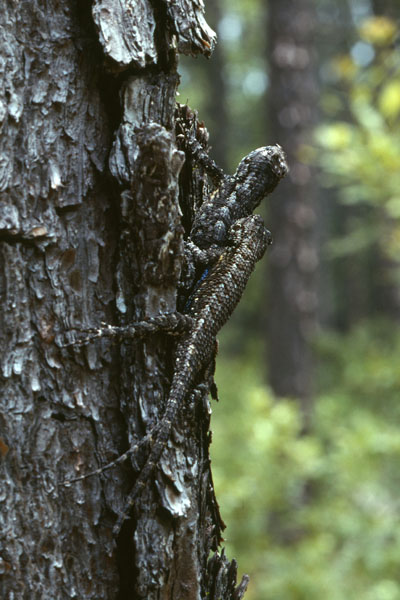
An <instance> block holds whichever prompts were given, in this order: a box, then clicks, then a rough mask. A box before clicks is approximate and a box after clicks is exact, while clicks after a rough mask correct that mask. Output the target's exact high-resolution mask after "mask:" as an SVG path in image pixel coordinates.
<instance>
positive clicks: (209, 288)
mask: <svg viewBox="0 0 400 600" xmlns="http://www.w3.org/2000/svg"><path fill="white" fill-rule="evenodd" d="M270 243H271V235H270V233H269V232H268V231H267V229H266V228H265V227H264V223H263V220H262V218H261V217H260V216H259V215H253V216H250V217H245V218H242V219H238V220H237V221H236V222H235V223H234V224H233V225H232V226H231V228H230V230H229V233H228V236H227V246H226V248H225V249H224V250H223V251H222V252H221V255H220V257H219V259H218V260H217V262H216V263H215V264H214V265H213V266H212V267H211V268H210V271H209V273H208V275H207V277H206V278H205V279H204V280H203V281H202V282H201V283H200V284H199V286H198V287H197V288H196V290H195V291H194V293H193V295H192V297H191V299H190V305H189V308H188V313H187V314H182V313H166V314H161V315H158V316H156V317H153V318H149V319H148V320H146V321H143V322H139V323H136V324H133V325H132V326H128V327H126V328H124V327H112V326H109V327H108V328H106V329H105V330H103V329H99V330H98V331H97V332H95V333H94V334H93V335H92V337H91V338H90V339H93V338H94V337H97V336H100V335H110V336H113V335H118V336H128V337H134V336H137V335H144V334H147V333H149V332H152V331H159V330H163V331H166V332H170V333H175V334H176V333H180V334H181V337H180V339H179V341H178V342H177V346H176V353H175V368H174V374H173V378H172V383H171V388H170V392H169V396H168V400H167V403H166V408H165V411H164V414H163V417H162V419H161V421H160V423H159V425H157V426H156V427H155V428H154V429H153V431H151V432H150V433H149V434H148V435H147V436H146V437H145V440H146V441H149V440H150V443H151V442H153V443H152V446H151V449H150V454H149V457H148V459H147V460H146V462H145V464H144V467H143V468H142V470H141V472H140V473H139V476H138V479H137V480H136V483H135V486H134V488H133V490H132V492H131V494H130V495H129V498H128V500H127V508H126V510H125V511H124V512H123V514H122V515H121V516H120V517H119V518H118V520H117V522H116V524H115V526H114V528H113V532H114V534H115V535H117V534H118V532H119V531H120V528H121V526H122V524H123V522H124V520H125V519H126V518H127V516H128V514H129V511H130V509H131V508H132V506H133V504H134V502H135V500H136V498H137V496H138V495H139V494H140V491H141V489H142V488H143V487H144V486H145V485H146V482H147V480H148V478H149V477H150V475H151V474H152V472H153V470H154V468H155V465H156V463H157V461H158V459H159V457H160V455H161V453H162V451H163V449H164V447H165V445H166V443H167V441H168V438H169V436H170V433H171V428H172V424H173V422H174V419H175V416H176V413H177V411H178V410H179V407H181V406H182V404H183V402H184V400H185V397H186V396H187V395H188V394H189V393H190V391H191V390H192V389H193V387H194V385H195V384H196V382H197V380H198V379H199V378H200V377H201V375H202V372H203V371H204V370H205V369H206V368H207V366H208V364H209V363H210V361H212V360H213V355H214V348H215V338H216V335H217V333H218V331H219V330H220V329H221V327H222V326H223V325H224V324H225V323H226V321H227V320H228V319H229V317H230V315H231V314H232V312H233V310H234V309H235V307H236V305H237V304H238V302H239V300H240V298H241V296H242V293H243V291H244V289H245V287H246V284H247V281H248V279H249V277H250V275H251V273H252V271H253V269H254V266H255V264H256V262H257V261H258V260H260V259H261V258H262V256H263V255H264V253H265V250H266V248H267V246H268V244H270ZM182 332H184V333H182ZM88 339H89V338H86V340H85V341H87V340H88ZM142 441H144V440H142ZM139 445H140V444H137V445H136V446H134V447H133V448H131V449H130V450H128V452H126V453H125V454H124V455H122V456H121V457H120V458H119V459H117V461H114V462H113V463H110V464H109V465H106V466H105V467H101V468H100V469H98V470H96V471H93V472H92V473H89V474H86V475H83V476H81V477H78V478H76V479H71V480H69V481H67V482H64V483H65V484H67V483H72V482H73V481H77V480H79V479H83V478H86V477H88V476H90V475H94V474H97V473H101V472H102V471H104V469H105V468H110V467H112V466H114V465H115V464H117V463H118V462H120V461H121V460H124V459H125V458H126V457H127V456H128V455H129V454H131V453H132V452H134V451H135V450H136V449H137V448H138V446H139Z"/></svg>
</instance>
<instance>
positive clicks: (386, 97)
mask: <svg viewBox="0 0 400 600" xmlns="http://www.w3.org/2000/svg"><path fill="white" fill-rule="evenodd" d="M379 108H380V110H381V111H382V113H383V115H384V116H385V117H388V118H394V117H397V115H398V114H399V112H400V81H390V82H389V83H388V84H387V85H386V86H385V87H384V88H383V90H382V92H381V93H380V96H379Z"/></svg>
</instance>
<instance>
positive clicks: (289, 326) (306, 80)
mask: <svg viewBox="0 0 400 600" xmlns="http://www.w3.org/2000/svg"><path fill="white" fill-rule="evenodd" d="M314 26H315V15H314V7H313V3H312V2H310V1H309V0H301V1H300V2H294V1H293V0H282V1H281V2H270V3H269V43H270V46H269V51H268V54H269V57H270V95H269V99H270V100H269V112H270V123H271V140H272V141H278V142H279V143H280V144H281V145H282V146H283V147H284V148H285V151H286V152H287V157H288V164H289V168H290V172H289V176H288V177H286V179H285V181H284V182H283V183H282V185H281V186H279V189H278V190H276V192H275V194H274V196H273V198H272V199H271V204H270V207H271V208H270V212H269V226H270V227H271V231H273V232H274V245H273V247H272V251H271V254H270V260H269V277H268V285H269V290H270V294H269V315H268V322H269V329H268V346H269V374H270V375H269V376H270V382H271V385H272V388H273V390H274V392H275V393H276V394H277V395H279V396H292V397H295V398H298V399H300V400H301V401H302V403H303V406H304V410H305V413H307V412H308V409H307V406H308V402H309V399H310V396H311V381H312V357H311V351H310V336H311V334H312V332H313V330H314V326H315V317H316V309H317V294H316V273H317V266H318V256H317V250H316V241H315V233H314V232H315V229H314V227H315V222H316V211H315V206H314V197H315V183H314V180H313V176H312V172H311V169H310V167H309V166H308V165H307V164H305V163H304V162H302V160H301V158H300V157H299V151H300V149H301V146H302V144H303V143H305V142H306V141H307V136H308V135H309V134H310V131H311V129H312V125H313V123H314V122H315V119H316V97H317V94H316V91H317V88H316V78H315V66H314V56H313V35H314Z"/></svg>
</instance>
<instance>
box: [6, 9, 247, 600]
mask: <svg viewBox="0 0 400 600" xmlns="http://www.w3.org/2000/svg"><path fill="white" fill-rule="evenodd" d="M3 7H4V8H3V10H2V11H1V14H0V48H1V56H2V60H1V62H0V73H1V76H2V81H3V85H2V87H1V88H0V127H1V134H2V135H1V137H0V144H1V150H0V157H1V158H0V202H1V211H0V256H1V270H0V277H1V291H2V312H1V319H2V327H1V331H0V338H1V347H2V349H3V352H2V356H1V378H2V391H1V408H0V457H1V463H0V464H1V484H0V499H1V503H2V509H1V512H0V572H1V574H2V578H1V588H0V596H1V597H2V598H7V599H8V598H10V599H11V598H21V599H22V598H29V599H32V598H41V599H52V600H53V599H55V598H57V599H58V598H85V599H89V598H96V599H97V600H99V599H101V598H107V599H112V598H119V599H122V598H132V599H133V598H135V599H136V598H143V599H144V598H145V599H146V600H150V599H153V598H154V599H155V598H157V599H160V598H170V599H172V598H173V599H174V600H176V599H179V598H185V599H192V598H193V599H194V598H196V599H200V598H204V597H206V596H207V594H208V596H207V597H209V598H215V599H216V598H224V599H225V598H226V599H229V598H232V599H233V598H236V599H239V598H241V597H242V595H243V594H244V589H245V587H246V580H244V581H243V582H242V584H241V586H239V587H236V565H235V563H234V562H232V563H229V562H228V561H227V559H226V558H225V557H224V556H223V555H222V556H220V555H218V554H215V555H214V557H213V559H212V561H211V562H210V563H209V567H208V569H207V560H208V555H209V551H210V549H213V550H215V549H216V547H217V544H218V542H219V539H220V530H221V527H222V522H221V520H220V517H219V514H218V508H217V505H216V502H215V499H214V495H213V489H212V481H211V474H210V468H209V458H208V444H209V435H208V421H209V415H208V410H207V408H208V404H207V403H208V400H207V385H206V386H205V388H204V389H200V390H198V391H195V392H194V393H193V395H192V398H191V399H190V401H189V402H188V406H187V408H186V409H185V410H183V411H182V414H181V418H180V422H179V423H178V424H177V427H176V430H175V431H174V435H173V436H172V438H171V440H170V442H169V443H168V447H167V448H166V450H165V452H164V453H163V456H162V458H161V460H160V465H159V468H158V470H157V473H156V475H155V478H154V482H153V481H152V482H149V486H148V488H147V489H146V490H145V492H144V494H143V496H142V497H141V501H140V502H139V503H138V504H137V506H136V507H135V511H134V514H132V519H131V520H129V521H127V522H126V524H125V526H124V528H123V530H122V532H121V535H120V536H119V538H118V539H117V540H114V539H113V537H112V534H111V529H112V525H113V523H114V521H115V518H116V514H117V513H118V512H120V511H121V510H122V508H123V506H124V501H125V498H126V496H127V494H128V492H129V491H130V489H131V487H132V485H133V482H134V480H135V473H136V471H137V469H138V468H140V466H141V465H142V464H143V461H144V460H145V457H146V449H144V450H143V452H142V453H140V454H138V455H137V456H134V457H133V459H132V462H131V464H125V465H122V466H118V467H117V468H115V469H111V470H109V471H106V472H104V474H102V475H101V476H100V477H98V476H96V477H91V478H88V479H85V480H83V481H80V482H77V483H75V484H73V485H71V486H70V487H65V486H63V485H60V482H62V481H63V480H64V479H69V478H71V477H74V476H77V475H81V474H84V473H85V472H88V471H91V470H93V469H96V468H97V467H99V466H101V465H103V464H106V463H108V462H109V461H111V460H113V459H115V458H116V457H117V456H119V455H120V454H121V453H122V452H123V451H125V450H126V449H127V447H129V445H130V444H131V443H132V442H134V441H136V440H138V439H139V438H141V437H142V436H143V435H144V434H145V432H146V431H148V430H149V429H150V428H151V427H152V425H154V423H155V422H157V421H158V419H159V417H160V415H161V414H162V409H163V405H164V402H165V400H166V396H167V393H168V389H169V382H170V378H171V375H172V370H173V341H171V339H169V338H167V337H165V336H161V335H159V336H154V337H153V338H150V339H148V340H144V341H140V342H135V343H133V342H131V343H128V342H123V343H120V344H114V345H112V344H110V343H109V342H107V341H102V340H100V341H98V342H97V343H93V344H90V345H87V346H84V347H68V348H65V347H63V343H64V342H65V341H67V340H69V339H72V337H73V336H72V334H71V333H68V332H70V330H73V329H78V330H79V329H81V328H84V327H91V326H97V325H99V324H100V322H101V321H106V322H109V323H118V324H124V323H127V322H129V321H131V320H132V319H142V318H144V317H146V316H151V315H154V314H156V313H158V312H163V311H171V310H174V309H175V305H176V295H177V284H178V280H179V276H180V269H181V262H182V249H183V238H184V229H183V227H182V225H181V215H180V207H179V185H178V183H179V173H180V171H181V169H182V164H183V161H184V156H183V153H182V152H180V151H179V150H178V149H177V146H176V142H175V116H174V111H175V91H176V86H177V83H178V75H177V72H176V61H177V56H176V53H177V49H178V50H179V51H180V52H185V53H191V54H196V53H199V52H200V53H204V54H206V55H209V54H210V52H211V50H212V47H213V44H214V34H213V32H212V31H211V30H210V29H209V28H208V26H207V24H206V22H205V20H204V16H203V7H202V3H201V1H197V2H190V1H189V0H182V1H181V2H175V3H166V2H165V3H164V2H161V1H160V2H146V1H145V0H141V1H140V2H132V1H130V0H126V1H125V2H119V3H114V2H110V1H109V0H97V1H95V2H94V3H93V7H92V6H91V5H90V3H89V2H67V0H59V1H57V0H51V1H50V2H47V3H42V2H40V1H39V0H32V1H30V2H21V3H18V5H16V4H15V2H12V1H11V0H6V1H5V2H4V3H3ZM193 118H195V117H193ZM201 176H202V174H201V173H200V174H199V173H198V174H197V177H201ZM181 177H186V179H188V178H189V179H190V181H189V183H188V182H186V186H185V184H184V182H182V180H181V188H180V189H181V195H182V190H184V189H189V188H190V189H194V187H196V186H197V187H198V186H199V184H198V183H196V182H191V178H192V173H191V170H188V168H187V167H186V171H185V170H183V171H182V176H181ZM200 189H202V188H201V186H200ZM185 202H186V204H185ZM190 203H191V200H190V198H189V199H186V201H185V199H184V198H183V199H182V198H181V205H182V206H183V207H185V206H186V208H187V207H188V206H189V205H190Z"/></svg>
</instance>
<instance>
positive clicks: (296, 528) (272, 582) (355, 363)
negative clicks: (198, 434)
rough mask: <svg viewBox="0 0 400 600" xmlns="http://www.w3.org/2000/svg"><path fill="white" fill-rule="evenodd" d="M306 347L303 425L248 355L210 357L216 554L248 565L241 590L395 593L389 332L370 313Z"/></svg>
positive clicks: (385, 597)
mask: <svg viewBox="0 0 400 600" xmlns="http://www.w3.org/2000/svg"><path fill="white" fill-rule="evenodd" d="M317 349H318V353H319V356H320V369H319V373H320V385H321V389H323V390H324V391H321V392H320V393H319V394H318V396H317V398H316V401H315V410H314V413H313V422H312V426H311V431H310V432H309V433H308V434H302V415H301V413H300V410H299V405H298V404H297V403H296V402H295V401H291V400H279V401H277V400H276V399H274V398H273V396H272V395H271V393H270V392H269V391H268V389H267V388H266V387H265V385H263V384H262V382H260V381H259V379H258V378H257V372H258V373H259V372H260V369H258V371H257V366H259V365H257V360H256V359H255V360H251V358H249V359H248V360H247V361H246V362H245V363H242V362H241V361H240V360H235V359H224V357H222V360H221V359H220V360H219V364H218V372H217V381H218V384H219V388H220V395H221V398H222V402H221V404H220V405H218V406H216V407H214V414H213V422H212V428H213V430H214V432H215V435H214V441H213V445H212V454H213V473H214V479H215V484H216V491H217V497H218V500H219V502H220V505H221V509H222V515H223V518H224V519H225V520H226V521H227V523H228V528H227V530H226V545H227V548H228V553H229V556H236V557H237V558H238V559H239V565H240V568H241V569H242V570H243V572H248V573H250V575H251V584H250V588H249V592H248V598H249V600H269V599H271V600H272V599H273V600H281V599H282V600H303V599H304V600H306V599H307V600H313V599H315V600H317V599H318V600H320V599H321V598H324V600H343V599H344V598H346V599H350V600H353V599H354V600H356V599H357V600H398V599H399V598H400V580H399V577H398V557H399V556H400V527H399V526H398V525H397V523H398V521H399V516H400V514H399V513H400V505H399V500H398V488H399V484H400V471H399V469H398V464H399V459H400V433H399V431H398V423H397V422H396V420H395V416H397V415H398V414H399V411H400V408H399V406H398V401H397V399H398V397H399V393H400V375H399V369H398V364H397V363H398V361H397V358H396V357H397V356H399V354H400V337H399V336H398V335H395V334H393V333H392V332H391V330H390V326H389V325H382V324H374V325H370V326H368V327H367V326H364V327H359V328H358V329H356V330H354V331H353V332H352V333H351V335H348V336H347V337H343V336H339V335H337V334H335V335H333V334H329V335H325V336H324V337H322V338H321V339H320V340H319V342H318V347H317ZM256 355H257V356H259V352H257V353H256ZM232 372H234V373H235V376H234V377H232V376H231V373H232ZM228 402H229V406H228V405H227V403H228ZM399 416H400V415H399ZM246 597H247V596H246Z"/></svg>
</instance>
